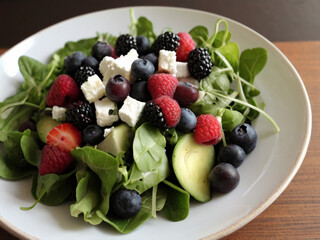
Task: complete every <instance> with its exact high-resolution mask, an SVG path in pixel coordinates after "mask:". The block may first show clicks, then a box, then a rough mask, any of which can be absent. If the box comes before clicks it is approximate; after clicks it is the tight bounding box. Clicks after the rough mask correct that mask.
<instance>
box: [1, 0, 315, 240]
mask: <svg viewBox="0 0 320 240" xmlns="http://www.w3.org/2000/svg"><path fill="white" fill-rule="evenodd" d="M131 8H132V9H139V8H140V9H141V8H149V9H154V8H156V9H171V10H178V11H190V12H197V13H199V14H206V15H209V16H210V15H211V16H215V17H218V18H223V19H225V20H227V21H228V22H232V23H233V24H236V25H240V26H241V27H242V28H245V29H246V30H248V31H250V32H251V33H253V34H255V35H256V36H258V37H260V38H261V39H263V40H264V41H265V42H267V43H268V44H269V45H270V47H272V48H273V49H274V50H275V51H276V52H277V53H278V54H279V55H280V56H281V57H282V58H283V60H285V63H286V64H287V65H288V67H289V68H290V69H291V70H292V72H293V73H294V75H295V76H296V77H297V79H298V80H299V86H300V87H301V90H302V93H303V97H304V100H305V103H306V107H307V109H306V110H307V113H308V114H307V121H306V122H307V127H306V131H305V134H304V139H303V141H302V142H303V145H302V146H301V148H300V149H301V151H300V153H299V155H298V156H297V157H296V160H295V162H294V164H293V165H292V167H291V169H290V171H289V172H290V174H289V175H287V176H286V178H285V179H284V180H283V181H282V182H281V183H280V184H279V186H278V187H277V188H276V189H275V190H274V191H272V192H271V193H270V195H269V196H268V198H266V199H265V200H264V201H263V202H262V203H261V204H259V206H257V207H256V208H253V209H252V210H251V211H250V212H249V214H246V215H245V216H243V217H241V218H240V219H239V220H238V221H237V222H236V223H233V224H231V225H230V226H228V227H226V228H225V229H222V230H220V231H218V232H216V233H213V234H210V235H208V236H205V237H203V238H201V239H203V240H209V239H218V238H221V237H224V236H227V235H229V234H231V233H233V232H235V231H237V230H238V229H240V228H242V227H243V226H245V225H246V224H248V223H249V222H250V221H252V220H253V219H255V218H256V217H257V216H258V215H259V214H261V213H262V212H263V211H264V210H265V209H267V208H268V207H269V206H270V205H271V204H272V203H273V202H274V201H275V200H276V199H277V198H278V197H279V196H280V195H281V194H282V193H283V191H284V190H285V189H286V188H287V187H288V185H289V184H290V183H291V181H292V179H293V178H294V177H295V175H296V173H297V172H298V170H299V168H300V167H301V165H302V163H303V161H304V158H305V156H306V153H307V150H308V146H309V143H310V139H311V131H312V110H311V103H310V99H309V96H308V93H307V90H306V87H305V85H304V83H303V80H302V78H301V77H300V75H299V73H298V71H297V70H296V68H295V67H294V65H293V64H292V63H291V62H290V60H289V59H288V58H287V57H286V56H285V55H284V53H283V52H282V51H281V50H280V49H279V48H278V47H277V46H276V45H275V44H274V43H273V42H271V41H270V40H268V39H267V38H266V37H264V36H263V35H262V34H260V33H259V32H257V31H256V30H253V29H252V28H250V27H248V26H246V25H244V24H242V23H240V22H238V21H236V20H233V19H232V18H229V17H225V16H222V15H220V14H216V13H212V12H207V11H204V10H199V9H191V8H187V7H174V6H151V5H137V6H126V7H116V8H108V9H101V10H97V11H92V12H88V13H83V14H79V15H77V16H74V17H70V18H67V19H64V20H62V21H59V22H57V23H54V24H52V25H50V26H48V27H45V28H43V29H41V30H39V31H37V32H35V33H33V34H31V35H30V36H28V37H27V38H25V39H23V40H22V41H20V42H18V43H17V44H15V45H14V46H12V47H11V48H9V49H8V50H7V51H6V52H5V53H3V54H2V55H1V56H0V59H2V58H3V57H4V56H6V55H7V54H10V53H11V52H12V51H14V49H16V48H18V46H19V45H22V44H24V42H26V41H28V39H30V38H33V37H34V36H36V35H38V34H40V33H42V32H45V31H47V30H50V28H53V27H55V26H56V25H60V24H63V23H65V22H67V21H72V20H74V19H77V18H82V17H85V16H87V15H95V14H97V13H102V12H108V11H115V10H122V9H127V10H129V9H131ZM2 180H3V179H2ZM0 226H1V227H2V228H3V229H4V230H6V231H7V232H9V233H10V234H12V235H14V236H16V237H18V238H20V239H24V240H38V238H37V237H35V236H32V235H30V234H28V233H26V232H25V231H22V230H21V229H19V228H18V227H16V226H14V225H13V224H12V223H11V222H9V221H8V220H6V219H4V218H3V217H2V216H1V215H0Z"/></svg>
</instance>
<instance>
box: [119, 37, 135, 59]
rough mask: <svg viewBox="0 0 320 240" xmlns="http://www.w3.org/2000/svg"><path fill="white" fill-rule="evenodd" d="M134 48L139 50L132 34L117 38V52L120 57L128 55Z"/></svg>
mask: <svg viewBox="0 0 320 240" xmlns="http://www.w3.org/2000/svg"><path fill="white" fill-rule="evenodd" d="M132 48H134V49H137V41H136V38H135V37H133V36H131V35H130V34H122V35H120V36H119V37H118V38H117V41H116V46H115V51H116V54H117V55H118V56H121V55H126V54H127V53H128V52H129V51H130V50H131V49H132Z"/></svg>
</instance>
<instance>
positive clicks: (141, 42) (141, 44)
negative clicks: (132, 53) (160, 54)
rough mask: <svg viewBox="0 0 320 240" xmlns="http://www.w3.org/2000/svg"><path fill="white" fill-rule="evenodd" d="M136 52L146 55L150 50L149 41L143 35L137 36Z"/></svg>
mask: <svg viewBox="0 0 320 240" xmlns="http://www.w3.org/2000/svg"><path fill="white" fill-rule="evenodd" d="M136 41H137V52H138V54H139V56H142V55H146V54H147V53H149V51H150V42H149V40H148V38H147V37H145V36H137V37H136Z"/></svg>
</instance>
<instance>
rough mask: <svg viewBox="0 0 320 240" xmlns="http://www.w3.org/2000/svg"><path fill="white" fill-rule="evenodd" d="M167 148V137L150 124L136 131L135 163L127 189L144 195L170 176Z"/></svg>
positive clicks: (125, 184)
mask: <svg viewBox="0 0 320 240" xmlns="http://www.w3.org/2000/svg"><path fill="white" fill-rule="evenodd" d="M165 146H166V140H165V137H164V136H163V135H162V134H161V133H160V131H159V129H158V128H156V127H153V126H151V125H150V124H149V123H144V124H142V125H141V126H140V127H139V128H138V129H137V130H136V133H135V137H134V140H133V158H134V163H133V164H132V165H131V168H130V171H129V179H128V181H127V182H125V183H124V186H125V187H126V188H128V189H133V190H136V191H137V192H139V193H143V192H144V191H146V190H147V189H149V188H151V187H152V186H154V185H157V184H159V183H160V182H162V181H163V180H164V179H166V178H167V177H168V176H169V173H170V169H169V163H168V158H167V155H166V149H165Z"/></svg>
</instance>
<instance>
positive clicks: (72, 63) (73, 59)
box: [64, 52, 86, 73]
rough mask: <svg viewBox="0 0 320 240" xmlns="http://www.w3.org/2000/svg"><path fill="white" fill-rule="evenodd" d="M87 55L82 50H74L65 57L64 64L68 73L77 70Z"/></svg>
mask: <svg viewBox="0 0 320 240" xmlns="http://www.w3.org/2000/svg"><path fill="white" fill-rule="evenodd" d="M85 57H86V56H85V55H84V53H82V52H74V53H72V54H71V55H70V56H67V57H66V58H65V59H64V66H65V68H66V70H67V73H73V72H74V71H76V70H77V69H78V68H79V67H80V66H81V65H82V63H83V60H84V59H85Z"/></svg>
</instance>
